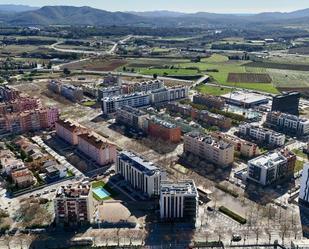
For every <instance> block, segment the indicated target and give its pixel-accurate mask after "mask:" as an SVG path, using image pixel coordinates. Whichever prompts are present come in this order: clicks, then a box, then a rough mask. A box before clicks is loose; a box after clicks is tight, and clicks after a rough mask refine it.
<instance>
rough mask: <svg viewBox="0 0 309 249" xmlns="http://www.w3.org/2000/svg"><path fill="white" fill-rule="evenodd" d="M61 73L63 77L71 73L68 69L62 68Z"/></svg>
mask: <svg viewBox="0 0 309 249" xmlns="http://www.w3.org/2000/svg"><path fill="white" fill-rule="evenodd" d="M63 73H64V74H65V75H69V74H70V73H71V71H70V70H69V69H68V68H66V67H65V68H64V69H63Z"/></svg>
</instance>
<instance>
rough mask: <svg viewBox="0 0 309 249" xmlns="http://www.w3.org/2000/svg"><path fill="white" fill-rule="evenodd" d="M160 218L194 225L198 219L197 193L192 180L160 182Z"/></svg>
mask: <svg viewBox="0 0 309 249" xmlns="http://www.w3.org/2000/svg"><path fill="white" fill-rule="evenodd" d="M160 217H161V219H164V220H185V221H191V222H194V223H195V221H196V219H197V217H198V192H197V189H196V186H195V183H194V181H193V180H182V181H179V182H175V183H174V182H170V181H162V182H161V188H160Z"/></svg>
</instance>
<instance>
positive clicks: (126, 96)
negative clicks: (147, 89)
mask: <svg viewBox="0 0 309 249" xmlns="http://www.w3.org/2000/svg"><path fill="white" fill-rule="evenodd" d="M146 96H149V94H147V93H143V92H136V93H131V94H123V95H119V96H111V97H105V98H103V99H102V101H120V100H124V99H130V98H138V97H146Z"/></svg>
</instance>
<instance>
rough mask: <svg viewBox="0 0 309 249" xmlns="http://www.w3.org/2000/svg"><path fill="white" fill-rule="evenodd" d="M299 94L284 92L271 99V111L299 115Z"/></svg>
mask: <svg viewBox="0 0 309 249" xmlns="http://www.w3.org/2000/svg"><path fill="white" fill-rule="evenodd" d="M299 99H300V93H299V92H284V93H283V94H279V95H276V96H274V97H273V101H272V106H271V110H272V111H279V112H284V113H289V114H292V115H299V110H298V108H299Z"/></svg>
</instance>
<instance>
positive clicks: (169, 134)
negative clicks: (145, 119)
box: [148, 117, 181, 143]
mask: <svg viewBox="0 0 309 249" xmlns="http://www.w3.org/2000/svg"><path fill="white" fill-rule="evenodd" d="M148 134H149V135H150V136H153V137H156V138H160V139H162V140H164V141H168V142H172V143H179V142H180V140H181V128H180V127H179V126H176V125H175V124H172V123H169V122H167V121H164V120H161V119H159V118H157V117H151V118H150V119H149V124H148Z"/></svg>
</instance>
